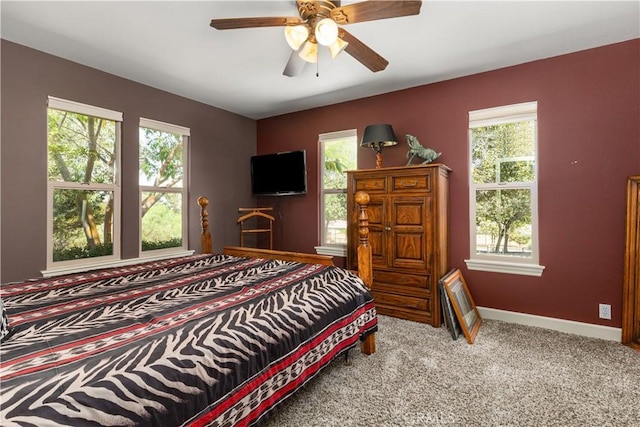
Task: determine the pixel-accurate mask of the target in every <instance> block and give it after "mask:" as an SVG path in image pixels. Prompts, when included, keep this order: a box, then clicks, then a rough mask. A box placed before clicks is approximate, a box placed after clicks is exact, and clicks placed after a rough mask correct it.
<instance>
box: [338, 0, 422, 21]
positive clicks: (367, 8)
mask: <svg viewBox="0 0 640 427" xmlns="http://www.w3.org/2000/svg"><path fill="white" fill-rule="evenodd" d="M421 6H422V1H377V0H376V1H373V0H369V1H363V2H360V3H353V4H349V5H346V6H341V7H336V8H335V9H333V10H332V11H331V18H332V19H333V20H334V21H336V22H337V23H338V24H341V25H345V24H353V23H355V22H365V21H374V20H376V19H387V18H396V17H399V16H410V15H417V14H419V13H420V7H421Z"/></svg>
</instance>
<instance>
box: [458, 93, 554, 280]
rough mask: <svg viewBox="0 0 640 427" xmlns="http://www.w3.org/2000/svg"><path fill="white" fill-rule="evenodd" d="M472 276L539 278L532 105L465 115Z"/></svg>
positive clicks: (535, 123)
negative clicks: (491, 273)
mask: <svg viewBox="0 0 640 427" xmlns="http://www.w3.org/2000/svg"><path fill="white" fill-rule="evenodd" d="M469 149H470V156H469V158H470V161H471V164H470V173H469V180H470V182H469V190H470V194H469V206H470V229H471V242H470V243H471V257H470V258H471V259H469V260H466V263H467V266H468V267H469V269H472V270H485V271H495V272H503V273H515V274H526V275H534V276H540V275H541V274H542V270H543V269H544V267H542V266H540V265H538V205H537V185H536V182H537V179H536V175H537V165H536V158H537V153H536V151H537V103H536V102H528V103H523V104H516V105H509V106H504V107H497V108H490V109H486V110H478V111H471V112H469Z"/></svg>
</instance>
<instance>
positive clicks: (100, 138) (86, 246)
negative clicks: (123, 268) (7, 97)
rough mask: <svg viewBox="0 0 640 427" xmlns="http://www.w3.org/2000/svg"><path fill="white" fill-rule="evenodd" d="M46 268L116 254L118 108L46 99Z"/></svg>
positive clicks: (95, 260) (91, 261)
mask: <svg viewBox="0 0 640 427" xmlns="http://www.w3.org/2000/svg"><path fill="white" fill-rule="evenodd" d="M48 104H49V105H48V107H49V108H48V110H47V172H48V173H47V177H48V184H47V237H48V239H47V269H49V270H51V269H53V270H55V269H62V268H68V267H69V266H86V265H90V264H97V263H100V262H104V261H109V260H117V259H119V258H120V244H119V236H120V186H119V181H120V179H119V176H118V174H119V158H118V153H119V151H120V130H121V129H120V127H121V122H122V113H119V112H115V111H111V110H106V109H103V108H100V107H94V106H90V105H85V104H80V103H76V102H72V101H66V100H63V99H58V98H54V97H49V99H48Z"/></svg>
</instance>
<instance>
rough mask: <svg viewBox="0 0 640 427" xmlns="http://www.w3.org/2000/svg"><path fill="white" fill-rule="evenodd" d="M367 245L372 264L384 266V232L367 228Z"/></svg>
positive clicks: (385, 261)
mask: <svg viewBox="0 0 640 427" xmlns="http://www.w3.org/2000/svg"><path fill="white" fill-rule="evenodd" d="M369 245H370V246H371V262H372V264H373V265H374V266H377V267H385V266H386V265H387V259H386V256H385V241H384V232H383V231H381V230H372V229H369Z"/></svg>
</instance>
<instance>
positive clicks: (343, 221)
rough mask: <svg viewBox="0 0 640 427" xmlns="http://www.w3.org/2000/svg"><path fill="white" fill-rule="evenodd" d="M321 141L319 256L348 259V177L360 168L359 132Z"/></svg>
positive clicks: (330, 135)
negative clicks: (358, 166)
mask: <svg viewBox="0 0 640 427" xmlns="http://www.w3.org/2000/svg"><path fill="white" fill-rule="evenodd" d="M319 141H320V165H321V166H320V168H319V169H320V225H321V226H320V246H319V247H316V252H318V253H320V254H325V255H334V256H346V248H347V174H346V173H345V171H347V170H350V169H356V168H357V152H358V141H357V132H356V130H355V129H352V130H346V131H339V132H331V133H323V134H320V136H319Z"/></svg>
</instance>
